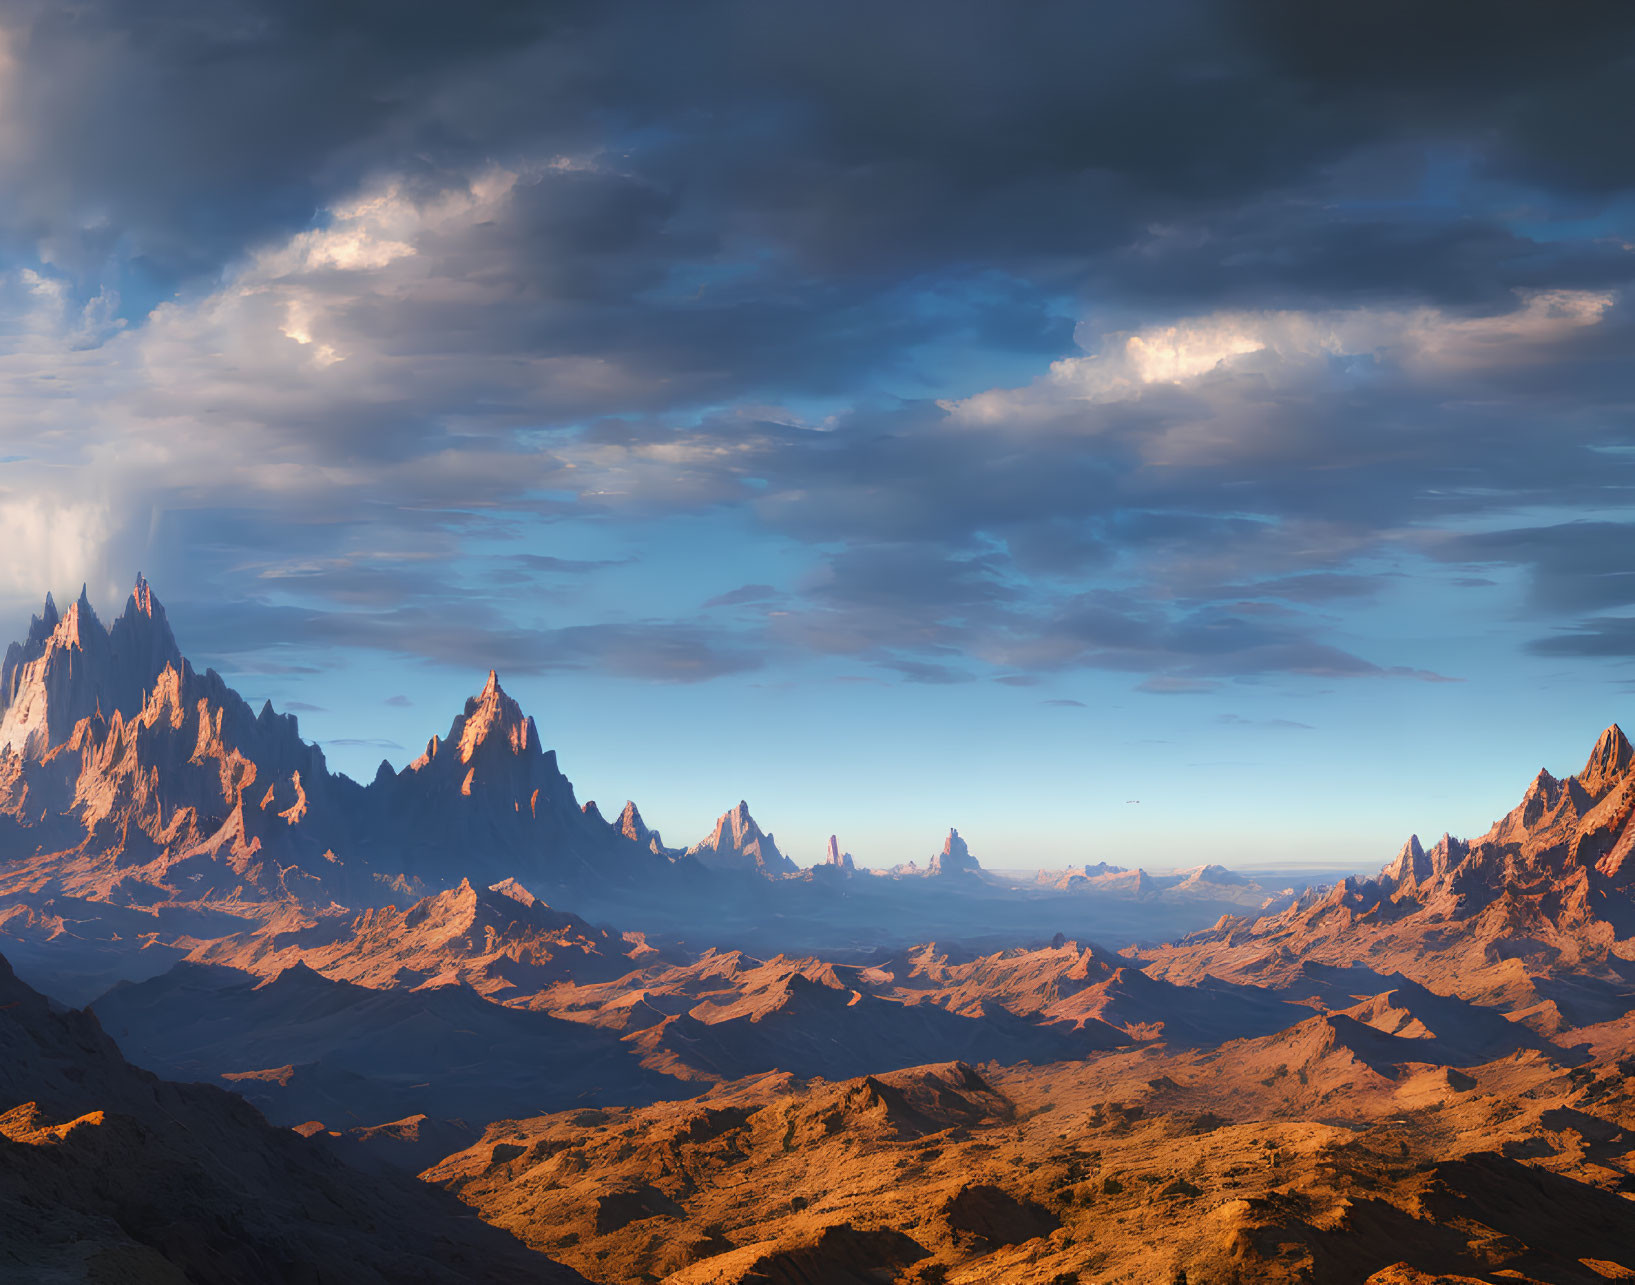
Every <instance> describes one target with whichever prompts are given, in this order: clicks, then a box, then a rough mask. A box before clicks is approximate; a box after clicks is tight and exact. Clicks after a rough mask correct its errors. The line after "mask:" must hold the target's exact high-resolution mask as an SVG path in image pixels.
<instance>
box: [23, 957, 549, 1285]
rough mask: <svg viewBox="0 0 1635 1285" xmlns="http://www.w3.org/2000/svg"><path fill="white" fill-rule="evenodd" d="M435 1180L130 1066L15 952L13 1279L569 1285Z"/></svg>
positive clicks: (220, 1094) (219, 1093)
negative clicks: (336, 1152)
mask: <svg viewBox="0 0 1635 1285" xmlns="http://www.w3.org/2000/svg"><path fill="white" fill-rule="evenodd" d="M458 1209H459V1207H458V1206H457V1205H452V1202H447V1201H444V1200H440V1199H438V1198H437V1196H436V1194H435V1193H434V1192H431V1191H429V1190H427V1189H426V1188H425V1187H424V1186H423V1185H422V1184H419V1183H416V1182H414V1181H412V1180H410V1179H407V1178H400V1177H397V1176H395V1175H391V1174H383V1175H372V1176H366V1175H364V1174H363V1173H361V1172H359V1171H357V1170H355V1169H352V1168H350V1167H348V1166H346V1165H345V1164H342V1163H341V1162H339V1161H338V1160H337V1159H335V1157H334V1156H333V1155H331V1154H330V1153H329V1152H328V1151H327V1150H326V1149H325V1148H324V1147H322V1146H321V1145H319V1144H316V1143H313V1142H309V1141H308V1140H307V1139H305V1138H302V1137H300V1136H299V1135H297V1134H295V1133H292V1132H290V1131H289V1130H286V1129H275V1128H272V1127H270V1126H269V1125H268V1124H267V1123H266V1122H265V1121H264V1120H263V1119H262V1118H261V1116H260V1115H259V1114H258V1113H257V1112H256V1111H255V1109H254V1108H252V1107H250V1106H249V1105H247V1104H246V1103H244V1102H243V1101H242V1100H240V1099H239V1098H237V1097H235V1096H234V1095H232V1094H230V1093H227V1092H224V1091H223V1090H220V1089H215V1088H210V1087H207V1086H203V1085H183V1084H171V1083H167V1082H165V1081H163V1080H159V1079H156V1078H155V1077H154V1076H152V1075H150V1074H149V1073H148V1072H146V1071H140V1070H137V1069H136V1068H134V1067H132V1066H130V1065H129V1064H128V1063H127V1062H125V1060H124V1059H123V1058H122V1057H121V1056H120V1054H119V1051H118V1049H117V1048H115V1046H114V1044H113V1041H111V1040H110V1039H109V1038H108V1037H107V1036H106V1035H104V1034H103V1033H102V1031H101V1029H100V1028H99V1026H98V1025H97V1022H96V1020H95V1019H94V1018H93V1017H91V1016H90V1015H89V1014H87V1013H83V1012H75V1011H68V1012H63V1011H57V1010H54V1009H53V1008H52V1007H51V1006H50V1005H49V1004H48V1002H47V1001H46V1000H45V999H44V998H43V997H42V996H40V995H39V994H37V993H36V992H34V991H32V990H30V989H29V988H28V987H26V986H24V985H23V984H22V983H21V982H19V981H18V980H17V979H16V977H15V976H14V975H13V974H12V972H11V969H10V967H9V965H7V964H6V963H5V961H4V960H3V959H0V1278H4V1279H6V1280H8V1281H12V1280H15V1281H42V1282H43V1281H47V1280H50V1281H58V1280H62V1281H82V1280H83V1281H103V1282H113V1281H152V1282H175V1283H177V1285H180V1283H181V1282H184V1281H227V1280H231V1281H235V1282H244V1283H245V1285H257V1283H261V1282H265V1283H266V1285H283V1283H284V1282H288V1281H291V1280H310V1281H320V1280H337V1281H339V1280H346V1281H358V1282H374V1283H377V1285H387V1283H388V1282H407V1281H414V1282H427V1283H428V1285H430V1283H432V1282H448V1283H450V1285H454V1283H456V1282H517V1283H518V1285H521V1282H556V1281H560V1282H564V1285H565V1283H566V1282H569V1281H575V1280H579V1279H581V1278H580V1277H579V1276H578V1275H577V1274H576V1273H573V1272H571V1271H569V1270H567V1269H564V1268H561V1267H559V1266H558V1265H556V1264H554V1263H552V1262H550V1261H549V1260H547V1259H544V1258H541V1257H540V1256H538V1255H536V1254H533V1253H531V1252H528V1251H527V1250H525V1249H523V1247H522V1246H520V1245H518V1244H517V1243H516V1242H515V1241H513V1240H512V1239H511V1238H510V1237H508V1236H506V1235H505V1234H504V1233H501V1232H496V1231H494V1230H493V1229H491V1228H489V1227H486V1226H484V1225H483V1224H481V1223H478V1222H475V1221H473V1220H471V1219H469V1218H461V1217H460V1216H459V1213H458Z"/></svg>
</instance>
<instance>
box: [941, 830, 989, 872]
mask: <svg viewBox="0 0 1635 1285" xmlns="http://www.w3.org/2000/svg"><path fill="white" fill-rule="evenodd" d="M981 869H982V865H981V863H980V862H978V861H977V859H976V858H975V857H973V856H972V855H971V849H970V846H969V845H968V844H967V843H966V842H965V840H964V839H963V838H962V837H961V836H960V832H959V831H958V830H956V829H954V827H953V826H949V827H948V837H947V838H946V839H944V840H943V843H942V851H941V852H939V853H937V855H936V856H934V857H932V858H931V873H932V874H934V875H946V874H976V873H978V872H979V871H981Z"/></svg>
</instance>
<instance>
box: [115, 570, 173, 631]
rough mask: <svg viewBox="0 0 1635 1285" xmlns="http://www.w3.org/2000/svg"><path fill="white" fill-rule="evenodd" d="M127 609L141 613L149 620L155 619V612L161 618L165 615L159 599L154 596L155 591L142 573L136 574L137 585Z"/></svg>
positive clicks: (133, 589)
mask: <svg viewBox="0 0 1635 1285" xmlns="http://www.w3.org/2000/svg"><path fill="white" fill-rule="evenodd" d="M125 609H126V610H127V611H133V610H134V611H137V612H140V613H141V614H142V615H144V616H146V617H147V618H148V619H149V620H151V619H153V615H154V612H155V611H157V612H158V613H159V615H161V616H163V615H164V613H165V609H164V608H163V607H161V606H160V605H159V602H158V599H156V598H155V597H154V596H153V589H152V587H151V586H150V585H149V584H148V580H147V577H146V576H144V575H143V574H142V573H141V572H140V571H138V572H137V573H136V585H135V587H134V588H132V589H131V596H130V598H129V600H128V601H127V603H126V607H125Z"/></svg>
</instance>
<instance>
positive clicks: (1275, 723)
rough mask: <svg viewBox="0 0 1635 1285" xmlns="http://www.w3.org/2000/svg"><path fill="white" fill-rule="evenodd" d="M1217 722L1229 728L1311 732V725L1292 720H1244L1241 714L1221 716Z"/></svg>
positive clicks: (1312, 729)
mask: <svg viewBox="0 0 1635 1285" xmlns="http://www.w3.org/2000/svg"><path fill="white" fill-rule="evenodd" d="M1215 721H1216V722H1217V723H1224V724H1225V725H1226V726H1228V727H1259V728H1264V729H1266V730H1268V731H1274V732H1310V731H1314V730H1315V729H1314V728H1313V727H1312V725H1311V724H1310V723H1299V722H1296V721H1295V720H1293V719H1290V718H1244V717H1243V716H1242V715H1241V714H1221V715H1220V716H1218V717H1217V718H1216V719H1215Z"/></svg>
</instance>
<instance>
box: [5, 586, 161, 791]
mask: <svg viewBox="0 0 1635 1285" xmlns="http://www.w3.org/2000/svg"><path fill="white" fill-rule="evenodd" d="M181 664H182V654H181V652H180V651H179V650H177V647H176V639H175V638H174V637H173V636H172V634H171V632H170V623H169V622H168V621H167V620H166V619H165V609H164V608H163V607H161V606H160V605H159V602H158V600H157V599H156V598H155V597H154V596H153V591H152V590H151V589H150V588H149V587H148V582H147V581H146V580H145V579H143V578H142V577H141V576H140V575H139V576H137V577H136V586H135V588H133V589H132V590H131V594H130V597H129V598H128V599H127V601H126V603H125V610H124V612H123V613H122V614H121V615H120V617H119V618H118V619H117V620H115V621H114V625H113V628H112V629H107V628H104V626H103V624H102V622H101V621H100V620H99V619H97V614H96V612H95V611H93V610H92V609H91V602H90V599H89V597H88V596H87V594H86V591H85V589H84V588H81V589H80V595H79V598H78V599H77V600H76V601H75V602H74V603H73V604H72V605H71V606H70V607H69V608H68V610H67V611H66V612H63V613H61V614H60V615H59V614H58V611H57V605H56V603H55V602H53V601H52V598H51V595H50V594H46V596H45V607H44V608H43V609H42V611H41V613H40V614H39V615H38V616H35V617H33V618H32V619H31V620H30V621H29V628H28V635H27V637H26V639H25V640H24V641H23V642H21V643H12V644H11V646H9V647H8V648H7V649H6V657H5V661H4V662H3V663H0V752H4V751H6V750H10V751H13V752H15V753H17V754H20V755H23V756H24V757H26V758H35V759H38V758H41V757H43V756H44V755H45V754H46V753H47V752H48V751H50V750H53V749H55V748H56V747H57V746H59V745H61V744H63V742H65V741H66V740H67V739H68V738H69V736H70V734H71V733H72V732H73V730H74V725H75V724H76V723H78V722H79V721H80V720H81V719H83V718H90V717H93V716H96V715H101V716H102V717H105V718H106V717H112V716H113V714H114V713H115V712H116V711H117V712H119V713H121V714H123V715H124V716H125V717H126V718H130V717H131V716H132V715H134V714H135V713H136V712H137V711H138V710H139V709H140V708H141V707H142V702H143V699H144V697H145V696H146V695H147V692H148V689H149V688H150V687H151V686H152V685H153V683H154V680H155V679H157V678H158V677H159V674H160V673H161V672H162V671H163V670H164V669H165V668H166V667H167V666H170V667H173V668H178V669H179V668H180V667H181Z"/></svg>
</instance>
